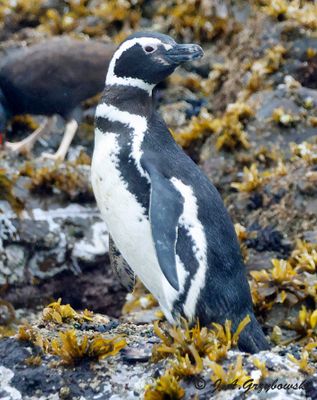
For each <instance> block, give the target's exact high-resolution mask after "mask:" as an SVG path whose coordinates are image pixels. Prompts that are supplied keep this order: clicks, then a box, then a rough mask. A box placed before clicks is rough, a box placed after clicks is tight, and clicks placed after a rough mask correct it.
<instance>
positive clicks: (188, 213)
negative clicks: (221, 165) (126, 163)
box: [171, 177, 208, 318]
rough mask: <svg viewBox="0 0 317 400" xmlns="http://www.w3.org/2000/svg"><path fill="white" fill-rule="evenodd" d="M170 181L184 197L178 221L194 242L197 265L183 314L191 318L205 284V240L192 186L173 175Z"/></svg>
mask: <svg viewBox="0 0 317 400" xmlns="http://www.w3.org/2000/svg"><path fill="white" fill-rule="evenodd" d="M171 182H172V183H173V185H174V187H175V188H176V189H177V190H178V191H179V193H180V194H181V195H182V197H183V199H184V209H183V214H182V215H181V217H180V220H179V223H180V225H182V226H183V227H184V228H185V229H186V230H187V232H188V234H189V235H190V237H191V239H192V241H193V243H194V245H193V252H194V255H195V258H196V259H197V262H198V265H199V267H198V270H197V272H196V274H195V276H194V277H193V278H192V281H191V285H190V288H189V291H188V294H187V297H186V301H185V304H184V312H185V314H186V315H187V317H188V318H192V317H193V316H194V315H195V310H196V304H197V300H198V296H199V293H200V292H201V290H202V289H203V287H204V286H205V280H206V271H207V265H208V264H207V240H206V234H205V231H204V228H203V225H202V223H201V222H200V220H199V219H198V206H197V199H196V197H195V195H194V193H193V190H192V188H191V187H190V186H187V185H185V184H184V183H183V182H182V181H181V180H179V179H177V178H175V177H174V178H172V179H171Z"/></svg>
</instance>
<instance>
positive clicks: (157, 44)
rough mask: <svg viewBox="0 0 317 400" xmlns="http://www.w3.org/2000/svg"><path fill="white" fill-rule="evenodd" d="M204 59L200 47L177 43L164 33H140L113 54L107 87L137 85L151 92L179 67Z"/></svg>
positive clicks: (131, 37)
mask: <svg viewBox="0 0 317 400" xmlns="http://www.w3.org/2000/svg"><path fill="white" fill-rule="evenodd" d="M202 56H203V50H202V48H201V47H200V46H198V45H197V44H177V43H176V42H175V40H174V39H172V38H171V37H170V36H167V35H163V34H161V33H155V32H138V33H135V34H133V35H130V36H129V37H128V38H127V39H126V40H125V41H124V42H122V43H121V45H120V46H119V47H118V49H117V50H116V52H115V53H114V55H113V57H112V60H111V62H110V65H109V69H108V74H107V78H106V84H107V85H127V86H136V87H139V88H141V89H144V90H147V91H149V92H151V91H152V89H153V87H154V86H155V85H157V84H158V83H159V82H161V81H162V80H164V79H165V78H166V77H167V76H169V75H170V74H171V73H172V72H173V71H174V70H175V68H176V67H177V66H179V65H180V64H182V63H184V62H186V61H191V60H194V59H197V58H201V57H202Z"/></svg>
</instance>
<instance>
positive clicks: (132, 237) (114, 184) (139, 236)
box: [91, 107, 184, 323]
mask: <svg viewBox="0 0 317 400" xmlns="http://www.w3.org/2000/svg"><path fill="white" fill-rule="evenodd" d="M102 110H103V111H104V110H105V108H104V107H99V111H98V114H99V116H101V115H102ZM117 135H118V134H116V133H113V132H102V131H100V130H99V129H98V128H96V130H95V149H94V154H93V159H92V167H91V178H92V186H93V190H94V194H95V197H96V200H97V204H98V207H99V209H100V211H101V214H102V216H103V219H104V220H105V222H106V224H107V227H108V230H109V232H110V233H111V236H112V238H113V240H114V242H115V244H116V246H117V247H118V249H119V250H120V252H121V254H122V256H123V257H124V259H125V260H126V261H127V263H128V264H129V265H130V267H131V268H132V269H133V270H134V271H135V273H136V275H138V276H139V277H140V279H141V280H142V282H143V283H144V285H145V286H146V287H147V288H148V290H149V291H150V292H151V293H153V295H154V296H155V297H156V298H157V299H158V301H159V303H160V306H161V308H162V311H163V312H164V314H165V316H166V318H167V319H168V320H169V321H170V322H171V323H173V322H174V320H173V317H172V314H171V309H172V305H173V302H174V301H175V299H176V298H177V296H178V292H177V291H176V290H175V289H173V288H172V287H171V286H170V285H169V283H168V281H167V280H166V278H165V277H164V275H163V273H162V271H161V268H160V266H159V263H158V260H157V255H156V250H155V246H154V242H153V238H152V232H151V225H150V222H149V220H148V217H147V213H146V210H145V209H144V208H143V207H142V205H141V204H140V203H138V201H137V199H136V197H135V196H134V195H133V194H132V193H131V192H130V191H129V190H128V185H127V182H125V181H124V179H123V178H122V176H121V173H120V169H119V153H120V147H119V145H118V141H117ZM178 271H179V268H178ZM180 272H181V271H180ZM180 278H181V281H184V278H182V277H180Z"/></svg>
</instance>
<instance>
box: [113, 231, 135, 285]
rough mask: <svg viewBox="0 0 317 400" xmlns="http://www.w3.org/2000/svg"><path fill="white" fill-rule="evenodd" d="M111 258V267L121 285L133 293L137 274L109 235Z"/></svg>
mask: <svg viewBox="0 0 317 400" xmlns="http://www.w3.org/2000/svg"><path fill="white" fill-rule="evenodd" d="M109 258H110V265H111V267H112V269H113V271H114V273H115V274H116V276H117V277H118V278H119V280H120V282H121V284H122V285H123V286H124V287H125V288H126V289H128V291H129V292H132V290H133V288H134V285H135V274H134V272H133V270H132V269H131V267H130V266H129V264H128V263H127V262H126V260H125V259H124V258H123V257H122V254H121V253H120V251H119V250H118V248H117V246H116V245H115V243H114V241H113V239H112V237H111V236H110V235H109Z"/></svg>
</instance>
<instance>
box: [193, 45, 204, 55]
mask: <svg viewBox="0 0 317 400" xmlns="http://www.w3.org/2000/svg"><path fill="white" fill-rule="evenodd" d="M203 56H204V50H203V49H202V48H201V47H200V46H198V44H196V45H195V46H194V49H193V59H198V58H202V57H203Z"/></svg>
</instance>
